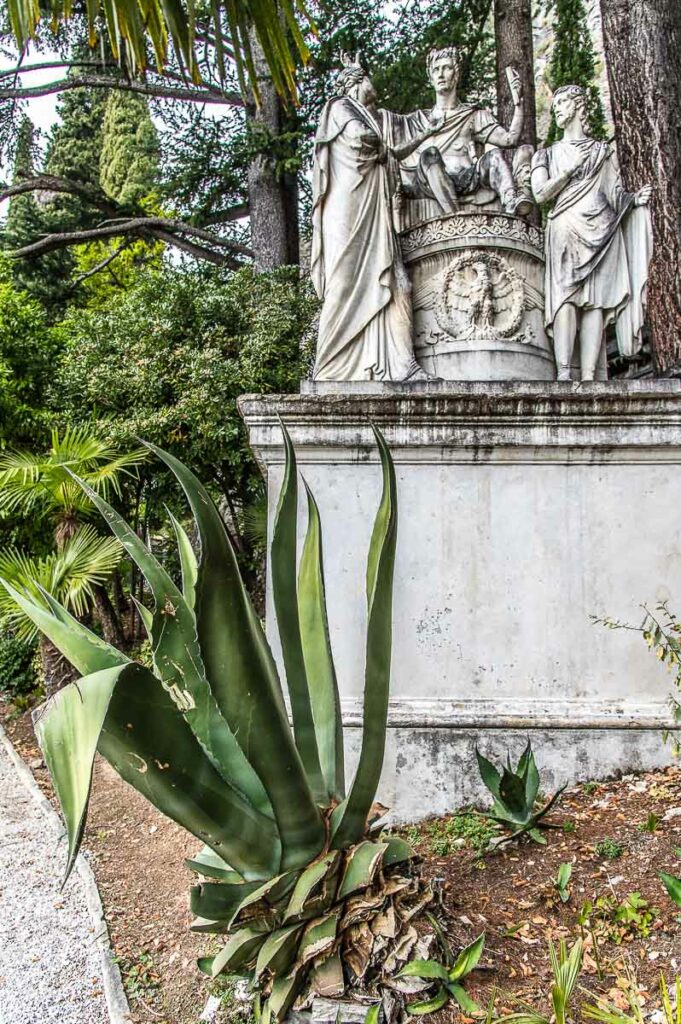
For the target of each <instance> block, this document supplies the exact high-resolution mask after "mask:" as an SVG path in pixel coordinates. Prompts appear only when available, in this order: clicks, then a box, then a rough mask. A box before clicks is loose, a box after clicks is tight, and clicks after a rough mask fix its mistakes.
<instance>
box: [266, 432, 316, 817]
mask: <svg viewBox="0 0 681 1024" xmlns="http://www.w3.org/2000/svg"><path fill="white" fill-rule="evenodd" d="M281 430H282V433H283V435H284V450H285V453H286V468H285V470H284V479H283V482H282V485H281V491H280V492H279V501H278V503H277V510H276V514H275V518H274V530H273V532H272V543H271V546H270V574H271V580H272V597H273V599H274V608H275V611H276V615H277V627H278V629H279V639H280V640H281V652H282V655H283V658H284V668H285V670H286V682H287V685H288V692H289V696H290V699H291V717H292V719H293V732H294V735H295V738H296V745H297V747H298V750H299V752H300V757H301V760H302V762H303V766H304V768H305V772H306V773H307V777H308V779H309V782H310V786H311V788H312V792H313V794H314V797H315V799H316V800H317V801H318V802H319V803H321V804H326V803H327V802H328V797H329V795H330V794H329V793H328V791H327V787H326V783H325V780H324V775H323V773H322V766H321V763H320V759H319V750H318V747H317V734H316V731H315V720H314V718H313V715H312V702H311V694H310V686H309V682H308V676H307V671H306V663H305V658H304V655H303V644H302V637H301V631H300V618H299V614H298V588H297V585H296V564H297V557H296V554H297V540H296V539H297V523H298V471H297V467H296V456H295V452H294V450H293V445H292V444H291V438H290V437H289V433H288V431H287V430H286V427H285V426H284V425H283V424H282V425H281Z"/></svg>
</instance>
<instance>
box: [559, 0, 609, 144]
mask: <svg viewBox="0 0 681 1024" xmlns="http://www.w3.org/2000/svg"><path fill="white" fill-rule="evenodd" d="M548 6H549V7H550V8H552V9H553V11H554V28H553V51H552V53H551V61H550V64H549V70H548V78H549V85H550V86H551V89H552V90H554V91H555V90H556V89H557V88H559V86H561V85H581V86H582V88H583V89H585V90H586V94H587V114H588V125H587V131H588V132H589V134H590V135H592V136H593V137H594V138H595V139H602V138H604V137H605V114H604V111H603V103H602V102H601V98H600V95H599V92H598V87H597V85H596V59H595V55H594V45H593V39H592V38H591V31H590V29H589V25H588V22H587V10H586V4H585V3H584V0H550V2H549V4H548ZM557 136H558V129H557V126H556V122H555V119H554V117H553V116H552V117H551V127H550V130H549V135H548V139H547V143H551V142H555V140H556V138H557Z"/></svg>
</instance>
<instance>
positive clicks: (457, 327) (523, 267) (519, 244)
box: [400, 208, 556, 380]
mask: <svg viewBox="0 0 681 1024" xmlns="http://www.w3.org/2000/svg"><path fill="white" fill-rule="evenodd" d="M400 243H401V247H402V255H403V258H404V262H405V265H406V267H407V271H408V273H409V276H410V278H411V282H412V289H413V292H412V299H413V308H414V351H415V355H416V358H417V360H418V362H419V363H420V364H421V366H422V367H423V368H424V370H426V371H427V372H428V373H430V374H433V375H434V376H436V377H441V378H443V379H444V380H554V379H555V376H556V371H555V364H554V359H553V350H552V348H551V345H550V343H549V341H548V339H547V337H546V334H545V332H544V325H543V309H544V297H543V274H544V256H543V236H542V232H541V231H540V230H539V229H538V228H535V227H533V226H532V225H530V224H528V223H527V222H526V221H524V220H522V219H521V218H520V217H512V216H509V215H508V214H505V213H501V212H498V211H497V212H484V211H480V210H476V209H475V208H473V210H472V211H471V210H468V211H464V212H461V213H456V214H451V215H449V216H445V217H437V218H434V219H430V220H427V221H425V222H423V223H421V224H417V225H416V226H414V227H411V228H408V229H406V230H404V231H403V232H402V233H401V235H400Z"/></svg>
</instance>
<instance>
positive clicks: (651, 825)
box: [638, 811, 662, 832]
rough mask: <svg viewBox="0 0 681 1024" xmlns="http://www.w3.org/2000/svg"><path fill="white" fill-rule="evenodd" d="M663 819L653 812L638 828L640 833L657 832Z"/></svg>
mask: <svg viewBox="0 0 681 1024" xmlns="http://www.w3.org/2000/svg"><path fill="white" fill-rule="evenodd" d="M661 821H662V818H661V817H660V816H659V814H654V813H653V812H652V811H651V812H650V814H649V815H648V817H647V818H646V820H645V821H644V822H643V823H642V824H641V825H639V826H638V830H639V832H657V830H658V828H659V825H660V822H661Z"/></svg>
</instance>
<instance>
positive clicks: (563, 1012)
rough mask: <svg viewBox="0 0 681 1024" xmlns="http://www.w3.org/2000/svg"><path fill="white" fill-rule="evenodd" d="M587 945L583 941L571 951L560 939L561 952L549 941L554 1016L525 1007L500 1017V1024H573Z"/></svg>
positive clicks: (498, 1020) (578, 940) (498, 1019)
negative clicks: (573, 1005) (573, 999)
mask: <svg viewBox="0 0 681 1024" xmlns="http://www.w3.org/2000/svg"><path fill="white" fill-rule="evenodd" d="M583 958H584V945H583V943H582V940H581V939H577V941H576V942H575V943H574V945H573V946H572V949H570V950H568V947H567V942H566V941H565V939H561V940H560V943H559V944H558V949H556V947H555V946H554V944H553V942H551V940H549V960H550V962H551V973H552V974H553V984H552V985H551V1006H552V1009H553V1014H552V1015H551V1017H548V1016H546V1015H545V1014H542V1013H539V1011H537V1010H534V1009H533V1008H532V1007H531V1006H523V1009H522V1010H521V1011H519V1012H518V1013H509V1014H508V1015H507V1016H505V1017H499V1018H497V1024H570V1021H571V1019H572V1018H571V1015H570V1009H571V1004H572V998H573V996H574V993H575V988H576V985H577V982H578V980H579V975H580V973H581V970H582V961H583Z"/></svg>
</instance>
